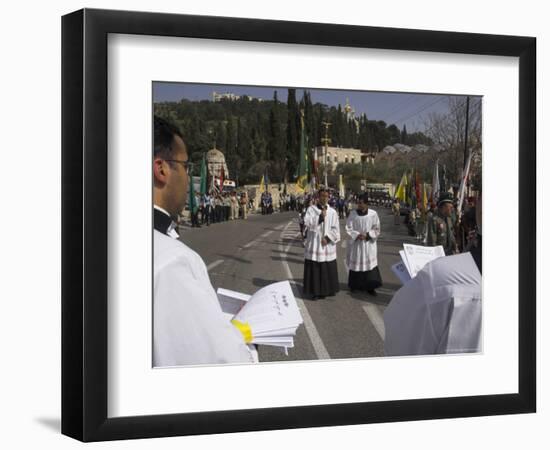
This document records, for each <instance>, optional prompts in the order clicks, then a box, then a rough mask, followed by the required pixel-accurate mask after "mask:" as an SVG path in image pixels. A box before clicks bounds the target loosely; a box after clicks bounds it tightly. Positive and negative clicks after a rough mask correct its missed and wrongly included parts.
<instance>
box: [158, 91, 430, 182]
mask: <svg viewBox="0 0 550 450" xmlns="http://www.w3.org/2000/svg"><path fill="white" fill-rule="evenodd" d="M301 110H303V111H304V129H305V133H306V136H307V142H308V147H309V148H313V147H316V146H319V145H321V138H322V137H323V135H324V127H323V125H322V122H323V121H328V122H330V123H331V124H332V125H331V127H330V133H329V137H330V138H331V140H332V143H331V146H340V147H345V148H357V149H361V150H362V151H363V152H371V153H378V152H380V151H381V150H382V149H383V148H384V147H386V146H387V145H392V144H395V143H402V144H406V145H416V144H425V145H430V144H432V143H433V141H432V139H431V138H429V137H427V136H425V135H424V134H422V133H419V132H416V133H407V130H406V127H403V129H402V130H400V129H399V128H398V127H397V126H396V125H394V124H386V123H385V122H383V121H376V120H369V119H368V118H367V116H366V115H365V114H362V115H360V116H358V117H356V118H355V119H356V120H347V118H346V114H345V112H344V111H343V110H342V107H341V106H340V105H338V106H328V105H325V104H322V103H312V101H311V94H310V93H309V92H308V91H304V93H303V96H302V98H301V99H300V100H298V99H297V98H296V90H295V89H288V97H287V102H286V103H284V102H280V101H279V100H278V97H277V91H274V95H273V99H272V100H264V101H260V100H258V99H249V98H247V97H246V96H243V97H241V98H239V99H236V100H231V99H221V100H220V101H217V102H213V101H210V100H201V101H190V100H186V99H182V100H180V101H179V102H160V103H155V104H154V113H155V114H157V115H159V116H161V117H164V118H166V119H167V120H169V121H171V122H173V123H174V124H176V125H177V126H178V127H179V128H180V129H181V131H182V132H183V135H184V137H185V141H186V144H187V147H188V151H189V155H190V158H191V160H192V161H194V162H196V163H198V162H199V161H200V159H201V158H202V155H203V154H204V153H205V152H207V151H208V150H210V149H211V148H213V147H216V148H218V149H219V150H221V151H222V152H223V153H224V154H225V157H226V162H227V165H228V168H229V172H230V176H231V178H233V179H235V180H237V182H238V183H239V184H246V183H257V182H258V180H259V179H260V177H261V176H262V174H263V173H264V172H265V171H266V168H267V173H268V175H269V178H270V180H271V181H272V182H282V181H283V180H284V179H285V178H286V179H287V180H288V181H294V180H295V177H296V173H297V170H298V165H299V161H298V159H299V155H300V139H301V120H300V111H301ZM346 171H347V170H346Z"/></svg>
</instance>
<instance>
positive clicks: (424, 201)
mask: <svg viewBox="0 0 550 450" xmlns="http://www.w3.org/2000/svg"><path fill="white" fill-rule="evenodd" d="M427 210H428V192H427V191H426V183H422V211H423V212H426V211H427Z"/></svg>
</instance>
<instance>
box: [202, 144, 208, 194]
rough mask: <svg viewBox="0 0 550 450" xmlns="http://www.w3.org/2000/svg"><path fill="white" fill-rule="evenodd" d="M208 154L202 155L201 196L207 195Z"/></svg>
mask: <svg viewBox="0 0 550 450" xmlns="http://www.w3.org/2000/svg"><path fill="white" fill-rule="evenodd" d="M206 179H207V174H206V153H204V154H203V155H202V161H201V195H205V194H206Z"/></svg>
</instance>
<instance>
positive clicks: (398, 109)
mask: <svg viewBox="0 0 550 450" xmlns="http://www.w3.org/2000/svg"><path fill="white" fill-rule="evenodd" d="M413 98H416V94H411V95H409V96H408V97H407V98H405V100H403V101H402V102H400V103H399V104H398V105H397V108H394V109H392V110H391V112H390V113H387V114H385V115H383V116H382V118H381V119H379V120H382V121H384V122H387V121H388V118H390V117H391V116H393V115H394V114H395V113H396V112H397V111H401V110H402V109H403V105H405V104H407V102H408V101H409V99H413ZM411 104H412V102H411Z"/></svg>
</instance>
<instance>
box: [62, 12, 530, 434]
mask: <svg viewBox="0 0 550 450" xmlns="http://www.w3.org/2000/svg"><path fill="white" fill-rule="evenodd" d="M110 33H121V34H134V35H151V36H174V37H192V38H208V39H220V40H239V41H258V42H276V43H288V44H309V45H325V46H342V47H368V48H376V49H389V50H412V51H428V52H443V53H463V54H477V55H498V56H515V57H518V58H519V105H518V107H519V142H518V152H519V168H518V173H519V219H518V220H519V236H520V237H521V239H519V240H518V244H517V245H518V247H519V274H518V275H519V290H518V293H517V294H518V308H519V309H518V311H519V316H518V319H519V320H518V327H519V378H518V379H519V386H518V392H517V393H510V394H500V395H481V396H471V397H454V398H430V399H419V400H416V399H415V400H401V401H381V402H367V403H347V404H337V405H311V406H299V407H296V406H288V407H279V408H265V409H249V410H234V411H210V412H200V413H182V414H169V415H152V416H151V415H146V416H135V417H120V418H108V417H107V391H108V382H107V317H108V315H107V314H108V312H107V267H108V265H107V262H108V261H107V250H108V248H107V199H108V187H107V170H106V167H107V123H108V122H107V100H108V92H107V36H108V34H110ZM535 101H536V39H535V38H533V37H517V36H502V35H487V34H471V33H457V32H438V31H423V30H409V29H394V28H377V27H363V26H349V25H334V24H320V23H300V22H284V21H270V20H257V19H243V18H226V17H207V16H190V15H172V14H157V13H144V12H128V11H108V10H94V9H84V10H80V11H76V12H74V13H71V14H68V15H66V16H64V17H63V18H62V433H63V434H66V435H68V436H71V437H73V438H76V439H79V440H82V441H102V440H114V439H131V438H148V437H161V436H177V435H191V434H213V433H227V432H239V431H254V430H273V429H283V428H300V427H321V426H331V425H351V424H362V423H378V422H397V421H408V420H424V419H437V418H456V417H468V416H484V415H497V414H516V413H529V412H535V409H536V152H535V146H536V145H535V144H536V102H535Z"/></svg>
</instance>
